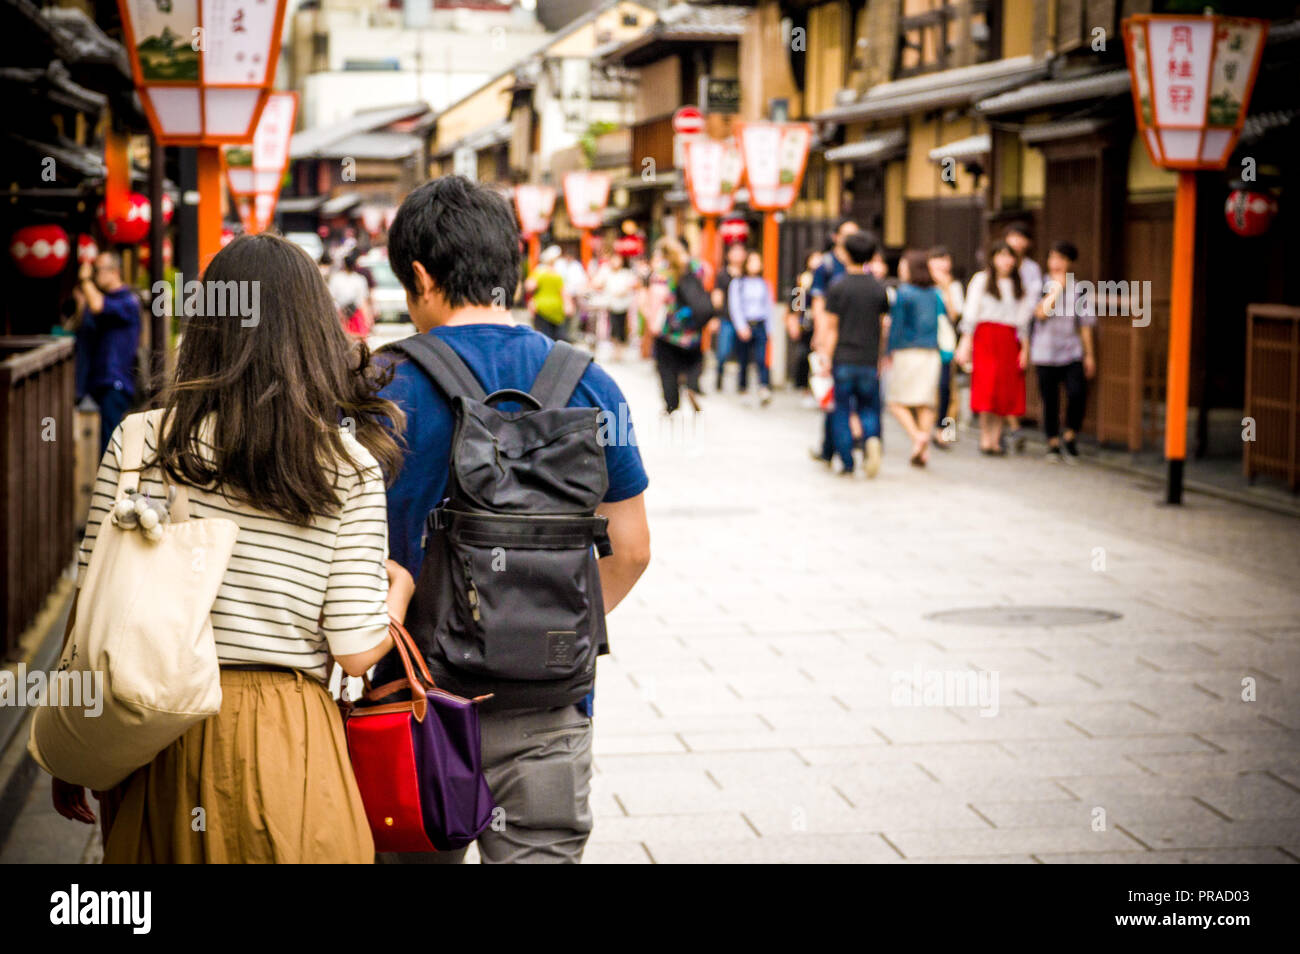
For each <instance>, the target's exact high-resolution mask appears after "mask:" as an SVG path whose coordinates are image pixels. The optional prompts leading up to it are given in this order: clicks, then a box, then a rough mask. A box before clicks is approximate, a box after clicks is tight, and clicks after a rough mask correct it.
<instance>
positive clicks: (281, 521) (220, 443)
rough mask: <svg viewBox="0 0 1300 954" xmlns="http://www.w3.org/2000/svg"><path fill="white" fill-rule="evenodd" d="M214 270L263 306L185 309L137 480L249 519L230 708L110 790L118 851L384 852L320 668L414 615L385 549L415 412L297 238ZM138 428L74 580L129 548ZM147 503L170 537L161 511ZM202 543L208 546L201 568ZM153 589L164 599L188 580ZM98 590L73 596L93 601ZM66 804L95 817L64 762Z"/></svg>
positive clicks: (227, 688) (234, 256)
mask: <svg viewBox="0 0 1300 954" xmlns="http://www.w3.org/2000/svg"><path fill="white" fill-rule="evenodd" d="M204 278H205V280H206V281H207V282H222V283H231V282H233V283H235V284H234V285H229V284H227V285H224V286H223V287H226V288H230V287H238V288H240V289H241V290H243V291H244V292H249V293H250V294H249V295H247V296H246V297H245V299H244V300H252V301H253V302H255V303H256V307H255V311H254V315H253V316H252V320H251V322H250V320H249V318H248V316H242V317H241V316H240V315H232V316H229V317H223V316H216V315H206V316H198V317H192V318H189V319H188V320H187V321H186V323H185V326H184V337H183V338H182V341H181V346H180V351H179V355H178V358H177V366H176V378H175V381H174V382H173V383H172V385H171V387H170V388H169V390H168V392H167V394H166V396H165V407H164V409H163V410H162V411H161V412H152V413H150V414H149V415H147V416H145V427H144V441H143V457H142V461H141V466H140V468H139V473H138V475H137V477H136V478H135V479H134V480H133V483H138V486H137V494H138V496H142V497H143V498H144V499H145V500H146V501H147V502H150V503H147V504H146V509H148V508H150V507H151V506H152V503H151V502H154V501H162V500H167V499H169V497H171V496H174V494H173V488H182V489H183V490H184V492H185V496H186V497H187V498H188V500H187V510H188V518H189V521H198V522H199V523H200V524H202V523H203V522H204V521H211V522H213V523H214V524H215V523H216V522H217V521H232V522H233V523H234V524H236V525H237V527H238V533H237V536H236V537H235V540H234V544H233V549H231V551H230V554H229V558H228V561H227V562H226V563H225V568H224V571H223V572H222V573H221V574H220V580H219V585H217V586H216V590H215V593H216V595H215V599H214V600H213V601H212V603H211V610H210V613H209V614H208V616H207V617H205V619H210V623H211V632H212V641H213V643H214V644H215V653H216V657H217V661H218V663H219V667H220V670H219V677H218V678H219V681H220V694H219V698H220V707H219V711H218V712H217V713H216V714H215V715H213V716H211V717H209V718H206V719H204V720H202V721H199V722H197V723H196V724H194V725H193V726H192V727H191V728H189V729H187V730H186V731H185V732H184V733H183V734H182V735H181V736H180V737H179V738H177V739H176V740H175V741H173V742H171V743H170V744H168V745H167V746H166V747H165V748H163V749H162V750H161V751H159V752H158V753H157V754H156V756H155V757H154V758H153V759H152V761H149V762H148V763H147V764H143V765H141V766H140V767H139V768H137V769H135V770H134V771H133V772H132V773H131V774H130V775H128V776H127V777H126V778H125V779H124V780H123V781H121V782H120V783H118V784H116V785H113V786H112V787H111V788H109V790H107V791H102V792H99V793H97V794H98V795H99V799H100V807H101V811H102V813H103V826H104V833H105V838H104V861H105V862H106V863H113V862H208V863H222V862H291V863H292V862H298V863H306V862H331V863H337V862H357V863H371V862H373V860H374V843H373V840H372V838H371V833H370V827H369V825H368V824H367V820H366V816H365V811H364V808H363V806H362V802H361V796H360V793H359V792H358V789H357V783H356V779H355V777H354V776H353V772H352V766H351V764H350V762H349V759H348V753H347V746H346V742H345V740H344V732H343V725H342V720H341V718H340V716H339V712H338V708H337V706H336V704H335V702H334V700H333V699H332V698H331V696H330V694H329V692H328V691H327V689H326V687H325V682H326V680H327V679H328V677H329V672H330V669H331V667H332V663H333V662H338V663H339V664H340V665H341V666H342V668H343V670H344V672H346V673H347V674H349V675H360V674H362V673H364V672H365V671H366V670H367V669H369V668H370V667H371V666H372V665H373V664H374V663H375V662H376V661H378V660H379V659H380V658H381V657H382V656H383V655H384V654H385V653H387V652H388V651H389V650H390V649H391V648H392V646H393V642H392V638H391V637H390V635H389V612H390V610H391V611H392V612H393V614H394V615H395V616H397V617H398V618H401V617H402V616H403V615H404V614H405V609H406V603H407V602H408V601H409V599H410V595H411V592H412V589H413V585H412V583H411V579H410V576H409V574H407V573H406V572H405V571H404V570H402V571H396V570H389V569H387V568H386V567H387V565H386V562H385V561H386V557H387V514H386V509H385V495H384V476H383V475H384V473H389V474H392V473H394V472H395V469H396V467H397V466H398V463H399V460H400V456H399V451H398V447H397V444H396V443H395V441H394V439H393V437H392V436H391V434H390V433H389V431H388V430H386V429H385V424H386V423H390V424H391V425H392V426H393V427H394V428H395V429H397V430H398V431H399V432H400V428H401V426H402V417H401V413H400V412H399V411H398V410H397V408H396V407H395V406H394V405H392V404H391V403H389V402H387V401H384V400H381V399H379V398H378V397H377V396H376V392H377V390H378V387H379V385H380V384H381V383H382V382H381V381H380V380H379V378H378V376H377V372H376V371H374V370H373V369H372V366H371V364H370V360H369V353H368V351H367V350H366V348H365V345H364V344H358V345H353V344H352V343H350V342H349V341H348V339H347V336H346V335H345V333H344V330H343V328H342V327H341V326H340V324H339V322H338V319H337V316H336V312H335V309H334V303H333V301H332V300H331V297H330V293H329V290H328V288H327V287H326V285H325V282H324V280H323V279H322V278H321V276H320V273H319V271H318V270H317V268H316V266H315V264H313V263H312V261H311V260H310V259H309V258H308V257H307V256H306V255H305V254H304V253H303V252H302V251H301V250H299V249H298V248H297V247H296V246H294V245H292V244H291V243H289V242H287V241H285V240H284V239H281V238H278V237H275V236H272V235H265V234H264V235H257V236H250V237H245V238H239V239H236V240H235V241H234V242H232V243H231V244H230V245H228V246H227V247H226V248H225V249H223V250H222V251H220V252H219V253H218V254H217V255H216V256H215V257H214V258H213V260H212V263H211V265H210V266H209V267H208V269H207V272H206V273H205V275H204ZM133 426H134V425H133ZM124 428H125V425H124V426H123V427H122V428H119V429H118V431H117V433H115V434H114V436H113V439H112V441H111V442H110V445H109V448H108V451H107V452H106V453H105V455H104V458H103V462H102V463H101V465H100V469H99V474H98V478H97V481H96V484H95V495H94V499H93V502H92V507H91V512H90V519H89V521H88V526H87V530H86V537H85V540H84V541H83V543H82V546H81V551H80V554H79V584H78V585H79V586H80V585H81V584H82V582H83V581H84V580H85V579H86V578H87V576H88V572H87V570H88V567H89V568H90V570H89V572H90V574H92V575H93V574H95V573H96V572H97V570H96V567H102V564H103V561H102V560H100V561H95V549H96V542H97V539H98V538H99V537H101V536H102V535H104V534H109V533H111V534H114V535H115V545H116V541H118V540H120V539H121V537H120V536H118V535H119V534H120V533H122V532H123V527H128V529H129V527H133V526H134V523H133V522H132V521H130V519H129V516H130V515H128V514H126V512H125V511H126V509H129V508H126V507H125V506H124V505H123V504H122V503H121V501H119V500H118V499H117V493H118V488H119V478H120V477H121V475H122V471H123V469H124V467H123V452H124V444H123V441H124V436H123V432H124ZM119 515H121V516H122V517H123V518H126V520H127V522H126V523H118V522H117V519H118V517H119ZM176 517H177V515H174V514H173V515H168V516H163V517H162V518H161V519H162V520H164V521H169V520H172V519H176ZM140 520H141V522H140V527H141V528H143V529H145V530H148V531H149V532H151V533H154V535H155V536H157V532H156V531H153V530H151V529H150V528H152V527H155V526H158V525H159V521H158V519H157V518H153V517H141V518H140ZM146 524H147V525H148V526H146ZM132 539H133V538H132ZM150 539H153V537H150ZM107 543H108V541H105V545H107ZM133 545H138V541H137V542H136V543H135V544H133ZM203 559H204V555H203V554H202V552H201V551H200V552H197V553H196V554H195V565H194V567H193V569H194V570H195V572H196V573H197V572H199V571H200V570H201V569H202V567H201V564H202V562H203ZM393 566H395V564H394V565H393ZM390 575H391V577H392V580H393V586H392V587H391V588H390ZM83 592H84V591H83ZM149 598H150V599H151V600H153V601H156V603H157V605H158V606H159V610H158V611H159V612H163V613H165V612H166V611H167V602H168V601H169V599H175V596H174V594H172V593H169V592H168V591H165V590H160V591H157V592H153V593H151V594H150V595H149ZM95 603H96V601H95V600H88V601H87V604H86V605H79V606H77V607H76V608H75V609H74V612H75V613H77V614H79V615H84V614H91V616H92V618H93V614H95V613H96V611H97V606H96V605H95ZM101 609H102V607H101ZM70 631H71V628H70ZM130 637H131V630H130V629H129V628H127V629H126V630H125V632H124V635H123V636H122V638H123V639H125V640H129V639H130ZM110 688H113V687H110ZM54 804H55V808H56V809H57V810H58V811H59V813H60V814H62V815H63V816H64V817H67V818H72V819H76V820H79V821H83V822H87V823H91V822H93V821H94V815H93V814H92V812H91V810H90V808H89V806H88V804H87V802H86V799H85V791H84V789H83V788H81V787H78V786H75V785H71V784H69V783H67V782H63V781H60V780H58V779H57V778H56V780H55V782H54Z"/></svg>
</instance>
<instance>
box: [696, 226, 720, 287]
mask: <svg viewBox="0 0 1300 954" xmlns="http://www.w3.org/2000/svg"><path fill="white" fill-rule="evenodd" d="M700 252H701V253H702V254H703V257H704V260H705V261H706V262H708V263H709V265H710V266H711V267H712V268H713V274H715V275H717V274H720V273H721V272H722V262H721V256H720V255H719V254H718V218H717V216H715V215H706V216H704V224H703V228H702V229H701V231H700Z"/></svg>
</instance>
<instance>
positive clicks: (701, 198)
mask: <svg viewBox="0 0 1300 954" xmlns="http://www.w3.org/2000/svg"><path fill="white" fill-rule="evenodd" d="M682 149H683V153H684V156H685V159H686V162H685V166H686V168H685V170H684V172H685V177H686V192H687V194H688V195H689V196H690V198H691V206H692V207H693V208H694V209H695V214H696V215H700V216H716V217H718V218H721V217H722V216H726V215H730V214H731V213H732V211H733V210H734V209H735V207H736V192H737V191H738V190H739V189H740V187H741V184H742V183H744V181H745V171H746V170H745V151H744V148H743V147H742V146H741V144H740V142H739V141H738V139H737V138H736V137H735V136H729V137H727V138H726V139H708V138H703V137H701V138H698V139H691V140H688V141H687V142H685V143H683V144H682ZM703 149H709V150H717V151H718V153H719V155H718V191H717V193H716V194H715V193H713V192H711V191H710V192H707V193H706V192H702V191H701V190H700V188H699V185H700V183H699V182H697V181H696V180H697V176H696V174H695V160H694V159H693V158H692V157H693V156H696V155H702V154H703V153H702V152H701V150H703ZM729 152H732V153H734V158H735V159H736V160H738V161H739V163H740V169H739V171H738V172H737V173H736V181H735V182H732V183H731V188H730V189H729V190H728V189H723V188H722V185H723V183H724V182H725V181H726V180H725V177H724V176H723V171H724V170H725V168H726V164H727V162H728V160H729V159H731V158H733V156H729V155H728V153H729ZM797 194H798V193H797V192H796V195H797Z"/></svg>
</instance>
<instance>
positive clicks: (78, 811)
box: [50, 778, 95, 825]
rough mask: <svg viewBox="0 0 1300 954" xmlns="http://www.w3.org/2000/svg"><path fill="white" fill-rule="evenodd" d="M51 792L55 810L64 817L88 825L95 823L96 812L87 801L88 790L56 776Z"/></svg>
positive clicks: (51, 785)
mask: <svg viewBox="0 0 1300 954" xmlns="http://www.w3.org/2000/svg"><path fill="white" fill-rule="evenodd" d="M50 794H51V798H52V800H53V802H54V810H55V811H56V812H58V813H59V814H60V815H62V816H63V817H64V818H69V819H71V820H72V821H76V822H81V823H83V824H86V825H93V824H95V813H94V812H93V811H91V809H90V805H89V804H87V803H86V790H85V789H84V788H83V787H82V786H80V785H73V784H72V783H71V782H65V781H63V779H60V778H56V779H54V780H53V781H52V783H51V784H50Z"/></svg>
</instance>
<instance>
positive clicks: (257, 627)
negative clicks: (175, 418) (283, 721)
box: [77, 421, 388, 681]
mask: <svg viewBox="0 0 1300 954" xmlns="http://www.w3.org/2000/svg"><path fill="white" fill-rule="evenodd" d="M343 442H344V444H345V445H346V446H347V448H348V451H349V453H350V454H351V455H352V457H353V459H354V460H356V462H357V463H358V464H360V465H361V472H360V473H357V472H355V471H354V470H353V468H351V467H350V466H349V465H347V464H346V462H345V463H344V464H343V465H342V466H341V467H340V468H339V469H340V475H339V477H338V479H337V480H336V481H335V490H336V492H337V493H338V496H339V502H340V505H341V509H340V511H339V512H338V513H336V514H334V515H333V516H316V517H313V518H312V519H311V522H310V523H308V524H306V525H300V524H295V523H292V522H290V521H288V520H285V519H284V518H283V517H280V516H277V515H275V514H270V513H267V512H265V511H261V510H257V509H255V508H253V507H250V506H247V505H245V504H239V503H235V502H232V501H230V500H227V499H226V498H225V497H223V496H222V495H221V494H220V493H217V492H214V491H207V490H201V489H198V488H194V487H189V488H187V492H188V495H189V502H190V519H202V518H204V517H221V518H225V519H228V520H233V521H234V522H235V523H236V524H238V525H239V535H238V537H236V539H235V548H234V552H233V554H232V556H231V559H230V564H229V566H228V567H227V568H226V575H225V577H224V579H223V580H222V581H221V586H220V588H219V589H218V590H217V598H216V601H215V602H214V603H213V605H212V630H213V634H214V636H215V638H216V643H217V658H218V659H220V660H221V661H222V662H223V663H269V664H272V665H276V666H288V667H290V668H293V669H300V670H302V671H303V672H304V673H306V674H308V675H311V676H314V677H316V678H318V679H320V680H322V681H324V680H326V679H327V678H328V676H329V658H330V656H331V654H333V655H350V654H352V653H360V652H365V651H366V650H368V649H373V648H374V647H375V646H378V645H379V644H380V643H381V642H382V641H383V639H384V637H385V636H386V635H387V633H388V607H387V599H388V575H387V573H386V572H385V569H384V561H385V560H386V559H387V557H388V513H387V509H386V502H385V493H384V481H383V476H382V474H381V472H380V469H379V465H378V463H376V461H375V459H374V457H373V456H372V455H371V454H370V452H369V451H367V450H366V449H365V448H364V447H362V446H361V444H359V443H358V442H357V440H356V439H355V438H354V437H353V436H352V435H351V434H350V433H348V432H347V431H344V432H343ZM156 446H157V435H156V434H155V433H154V424H153V421H150V423H149V424H148V426H147V427H146V429H145V454H144V459H145V461H146V462H148V461H151V460H153V458H154V454H155V448H156ZM201 446H202V447H204V448H205V449H207V447H208V445H206V444H201ZM121 464H122V428H121V426H119V427H118V428H117V430H116V431H114V432H113V437H112V440H111V441H110V442H109V445H108V450H107V451H105V453H104V459H103V461H102V462H101V463H100V465H99V474H98V476H97V478H96V480H95V490H94V495H93V497H92V499H91V507H90V516H89V518H88V520H87V523H86V536H85V539H83V540H82V543H81V550H80V552H79V553H78V557H77V586H78V587H80V586H81V583H82V581H83V580H84V578H85V575H86V567H87V565H88V564H89V562H90V555H91V552H92V551H93V550H94V547H95V538H96V537H97V536H98V535H99V528H100V525H101V523H102V522H103V520H104V517H105V516H106V515H107V514H108V513H109V511H110V510H111V508H112V506H113V503H114V501H115V500H116V497H117V482H118V475H119V473H120V471H121ZM140 492H141V493H147V494H149V495H151V496H153V497H156V498H161V497H164V496H165V493H166V491H165V487H164V485H163V483H162V474H161V471H160V470H159V469H158V468H157V467H147V468H146V469H145V471H144V472H143V474H142V475H141V480H140ZM159 598H160V599H165V598H166V594H159Z"/></svg>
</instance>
